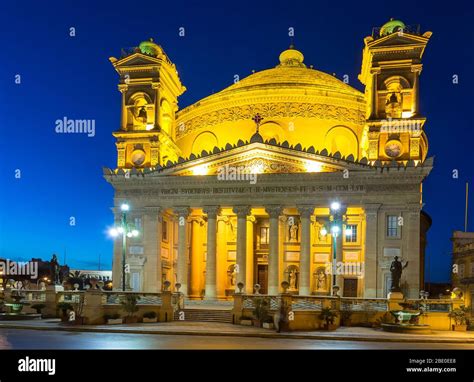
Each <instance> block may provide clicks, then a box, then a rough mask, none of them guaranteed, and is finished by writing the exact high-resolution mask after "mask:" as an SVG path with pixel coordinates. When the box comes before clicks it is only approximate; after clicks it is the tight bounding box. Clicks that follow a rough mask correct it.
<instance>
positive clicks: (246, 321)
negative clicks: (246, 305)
mask: <svg viewBox="0 0 474 382" xmlns="http://www.w3.org/2000/svg"><path fill="white" fill-rule="evenodd" d="M240 325H243V326H252V325H253V322H252V317H248V316H242V317H240Z"/></svg>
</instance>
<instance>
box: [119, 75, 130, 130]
mask: <svg viewBox="0 0 474 382" xmlns="http://www.w3.org/2000/svg"><path fill="white" fill-rule="evenodd" d="M118 88H119V91H120V93H122V110H121V111H122V114H121V118H120V127H121V129H122V130H127V105H126V97H125V96H126V93H127V89H128V85H127V84H119V86H118Z"/></svg>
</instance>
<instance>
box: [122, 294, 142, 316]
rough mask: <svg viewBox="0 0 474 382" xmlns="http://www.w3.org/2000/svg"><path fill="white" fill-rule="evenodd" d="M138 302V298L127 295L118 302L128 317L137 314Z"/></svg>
mask: <svg viewBox="0 0 474 382" xmlns="http://www.w3.org/2000/svg"><path fill="white" fill-rule="evenodd" d="M138 300H140V296H137V295H134V294H127V295H126V296H125V298H124V299H123V300H122V301H121V302H120V303H121V304H122V307H123V310H124V311H125V312H127V313H128V316H129V317H133V313H136V312H138V306H137V304H138Z"/></svg>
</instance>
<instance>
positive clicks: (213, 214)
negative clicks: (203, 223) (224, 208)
mask: <svg viewBox="0 0 474 382" xmlns="http://www.w3.org/2000/svg"><path fill="white" fill-rule="evenodd" d="M202 210H203V212H204V213H205V214H206V215H207V218H208V219H216V218H217V215H219V214H220V212H221V208H220V207H219V206H204V207H203V208H202Z"/></svg>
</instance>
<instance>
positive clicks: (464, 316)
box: [448, 305, 469, 325]
mask: <svg viewBox="0 0 474 382" xmlns="http://www.w3.org/2000/svg"><path fill="white" fill-rule="evenodd" d="M468 312H469V308H468V307H466V306H464V305H461V307H459V308H456V309H453V310H452V311H451V312H449V314H448V317H449V318H452V319H454V323H455V324H456V325H469V318H468Z"/></svg>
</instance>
